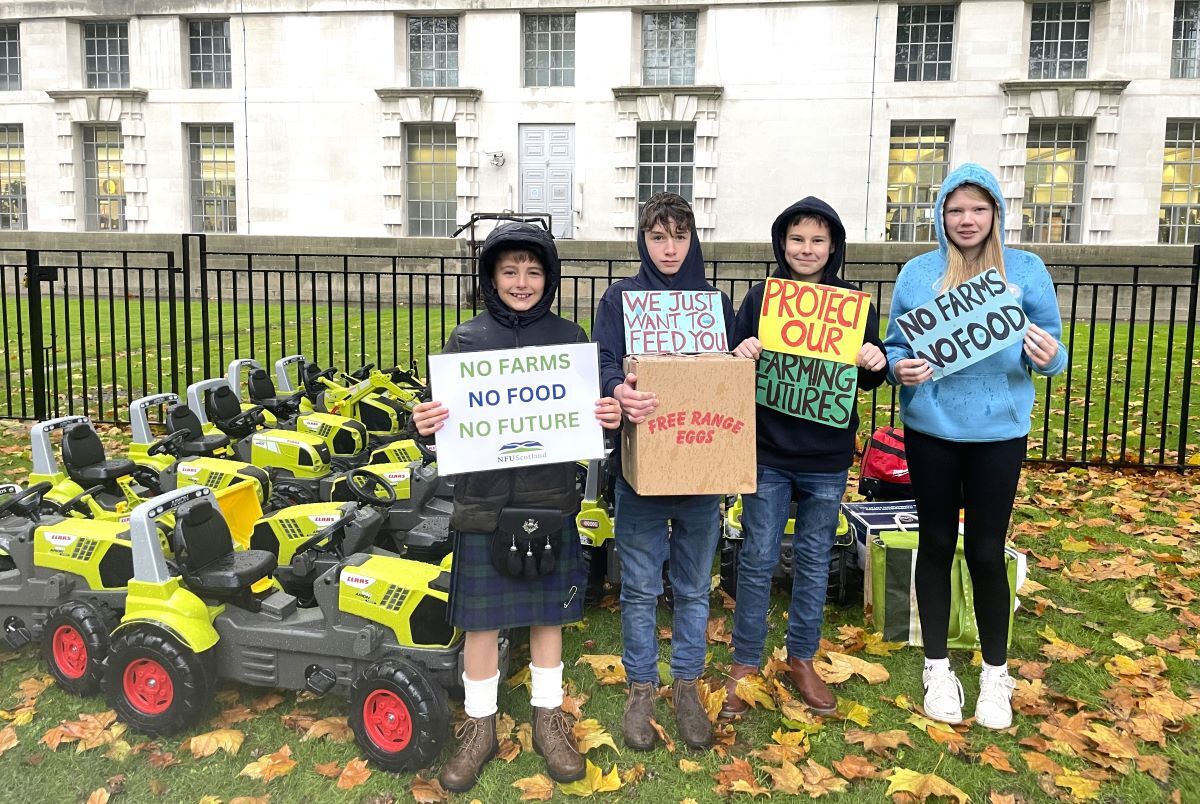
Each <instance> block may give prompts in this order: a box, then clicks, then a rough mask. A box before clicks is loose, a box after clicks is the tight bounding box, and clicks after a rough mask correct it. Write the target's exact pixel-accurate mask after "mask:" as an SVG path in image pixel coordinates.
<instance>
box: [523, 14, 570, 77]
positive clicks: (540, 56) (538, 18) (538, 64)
mask: <svg viewBox="0 0 1200 804" xmlns="http://www.w3.org/2000/svg"><path fill="white" fill-rule="evenodd" d="M521 26H522V31H523V36H522V39H523V41H524V48H525V86H527V87H573V86H575V15H574V14H526V15H525V16H524V17H523V18H522V19H521Z"/></svg>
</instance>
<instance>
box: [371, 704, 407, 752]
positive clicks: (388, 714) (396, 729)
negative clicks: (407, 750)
mask: <svg viewBox="0 0 1200 804" xmlns="http://www.w3.org/2000/svg"><path fill="white" fill-rule="evenodd" d="M363 726H364V727H365V728H366V731H367V736H368V737H370V738H371V742H373V743H375V745H377V746H379V747H380V748H381V749H383V750H384V751H388V752H396V751H403V750H404V747H405V746H407V745H408V743H409V741H410V740H411V739H412V718H411V717H410V716H409V714H408V707H407V706H405V705H404V701H402V700H400V696H399V695H397V694H396V693H394V692H392V691H391V690H375V691H374V692H372V693H371V694H370V695H368V696H367V700H365V701H363Z"/></svg>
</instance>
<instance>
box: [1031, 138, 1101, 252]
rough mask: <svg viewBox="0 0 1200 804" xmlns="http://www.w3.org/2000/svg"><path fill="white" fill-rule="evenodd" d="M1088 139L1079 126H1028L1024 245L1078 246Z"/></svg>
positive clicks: (1080, 234) (1081, 231)
mask: <svg viewBox="0 0 1200 804" xmlns="http://www.w3.org/2000/svg"><path fill="white" fill-rule="evenodd" d="M1087 133H1088V132H1087V125H1086V124H1084V123H1039V122H1034V123H1031V124H1030V126H1029V135H1028V137H1027V138H1026V142H1025V197H1024V205H1023V207H1022V226H1021V239H1022V241H1023V242H1026V243H1078V242H1080V239H1081V237H1082V234H1083V229H1082V223H1083V181H1084V175H1085V174H1086V172H1087Z"/></svg>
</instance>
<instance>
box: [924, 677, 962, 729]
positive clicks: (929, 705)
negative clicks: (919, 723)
mask: <svg viewBox="0 0 1200 804" xmlns="http://www.w3.org/2000/svg"><path fill="white" fill-rule="evenodd" d="M921 678H922V680H923V681H924V682H925V714H927V715H929V716H930V717H931V718H933V719H934V720H940V721H942V722H943V723H950V724H951V725H953V724H955V723H961V722H962V719H963V716H962V705H963V688H962V683H961V682H959V680H958V676H956V675H954V671H953V670H926V671H925V672H924V673H923V674H922V676H921Z"/></svg>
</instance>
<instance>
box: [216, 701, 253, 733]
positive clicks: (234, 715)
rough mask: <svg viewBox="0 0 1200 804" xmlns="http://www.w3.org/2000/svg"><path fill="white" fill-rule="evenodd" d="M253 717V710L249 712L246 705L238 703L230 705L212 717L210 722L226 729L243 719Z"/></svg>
mask: <svg viewBox="0 0 1200 804" xmlns="http://www.w3.org/2000/svg"><path fill="white" fill-rule="evenodd" d="M253 718H254V712H251V711H250V709H249V708H248V707H245V706H242V705H241V704H238V705H237V706H231V707H230V708H228V709H226V710H224V711H223V712H221V713H220V714H219V715H217V716H216V717H214V718H213V719H212V724H213V726H215V727H216V728H218V729H227V728H229V727H230V726H233V725H235V724H237V723H241V722H242V721H244V720H251V719H253Z"/></svg>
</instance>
